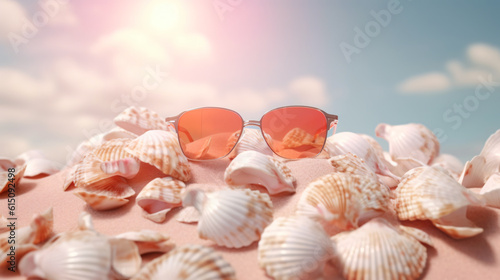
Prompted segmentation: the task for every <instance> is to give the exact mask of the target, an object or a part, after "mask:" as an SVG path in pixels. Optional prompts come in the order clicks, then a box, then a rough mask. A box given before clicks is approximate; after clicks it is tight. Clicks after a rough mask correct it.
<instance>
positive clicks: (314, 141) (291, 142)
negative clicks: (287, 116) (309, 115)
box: [282, 127, 325, 149]
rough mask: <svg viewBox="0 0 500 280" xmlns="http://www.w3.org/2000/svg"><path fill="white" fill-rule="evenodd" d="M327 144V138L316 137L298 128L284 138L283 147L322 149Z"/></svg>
mask: <svg viewBox="0 0 500 280" xmlns="http://www.w3.org/2000/svg"><path fill="white" fill-rule="evenodd" d="M324 142H325V138H322V137H318V138H316V137H314V136H313V135H312V134H310V133H308V132H307V131H305V130H304V129H302V128H299V127H296V128H294V129H292V130H290V131H288V132H287V134H285V136H284V137H283V142H282V144H283V147H284V148H286V149H289V148H297V147H300V146H315V147H318V146H319V147H321V146H323V143H324Z"/></svg>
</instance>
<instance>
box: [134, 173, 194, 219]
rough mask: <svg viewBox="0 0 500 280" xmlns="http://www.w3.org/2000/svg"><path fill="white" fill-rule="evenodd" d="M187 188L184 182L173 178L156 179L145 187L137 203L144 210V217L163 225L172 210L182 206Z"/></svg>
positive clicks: (138, 196)
mask: <svg viewBox="0 0 500 280" xmlns="http://www.w3.org/2000/svg"><path fill="white" fill-rule="evenodd" d="M185 188H186V185H185V184H184V183H183V182H181V181H179V180H175V179H172V178H171V177H165V178H156V179H153V180H152V181H151V182H149V183H148V184H147V185H146V186H144V188H143V189H142V190H141V192H140V193H139V194H138V195H137V198H136V200H135V201H136V203H137V205H139V206H140V207H141V208H142V209H143V210H144V211H143V216H145V217H146V218H148V219H150V220H152V221H154V222H157V223H161V222H164V221H165V219H166V215H167V213H168V212H169V211H170V210H172V208H175V207H179V206H181V205H182V197H181V195H182V193H183V191H184V190H185Z"/></svg>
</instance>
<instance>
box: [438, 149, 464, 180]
mask: <svg viewBox="0 0 500 280" xmlns="http://www.w3.org/2000/svg"><path fill="white" fill-rule="evenodd" d="M431 165H432V166H441V167H442V168H444V169H445V170H446V171H448V172H450V174H451V175H452V176H453V177H454V178H455V179H457V180H458V178H459V177H460V174H461V173H462V170H464V164H463V163H462V161H460V160H459V159H458V158H457V157H455V156H453V155H449V154H440V155H439V156H438V157H437V158H435V159H434V161H432V164H431Z"/></svg>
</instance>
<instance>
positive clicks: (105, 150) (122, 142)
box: [87, 138, 133, 161]
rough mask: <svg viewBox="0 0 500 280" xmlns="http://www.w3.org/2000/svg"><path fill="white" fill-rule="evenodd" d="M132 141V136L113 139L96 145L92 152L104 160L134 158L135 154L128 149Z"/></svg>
mask: <svg viewBox="0 0 500 280" xmlns="http://www.w3.org/2000/svg"><path fill="white" fill-rule="evenodd" d="M131 141H132V139H130V138H118V139H111V140H109V141H106V142H103V143H102V144H100V145H98V146H97V147H95V148H94V149H93V150H92V153H93V154H94V155H95V156H96V157H97V158H99V159H100V160H102V161H113V160H119V159H124V158H132V157H133V155H132V154H131V153H129V152H128V151H126V148H127V147H128V145H129V144H130V142H131ZM87 154H88V153H87Z"/></svg>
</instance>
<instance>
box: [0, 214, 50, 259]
mask: <svg viewBox="0 0 500 280" xmlns="http://www.w3.org/2000/svg"><path fill="white" fill-rule="evenodd" d="M7 225H8V224H7ZM53 226H54V219H53V214H52V208H49V209H48V210H47V211H45V212H44V213H42V214H36V215H34V216H33V218H32V219H31V222H30V225H29V226H26V227H22V228H19V229H16V236H15V241H16V243H15V247H16V258H17V259H21V258H22V257H23V256H24V255H25V254H26V253H29V252H31V251H33V250H36V249H38V246H37V245H39V244H41V243H43V242H44V241H45V240H47V239H48V238H49V237H50V236H51V235H52V233H53V231H52V230H53ZM6 228H7V229H9V231H7V232H4V233H2V234H0V248H1V251H2V252H1V253H2V254H1V255H0V261H1V263H0V266H3V265H5V264H6V263H7V262H6V260H7V258H8V257H9V256H8V255H7V254H8V253H9V251H10V247H11V246H12V244H10V243H9V242H8V241H9V240H11V239H9V236H10V228H9V227H6Z"/></svg>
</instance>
